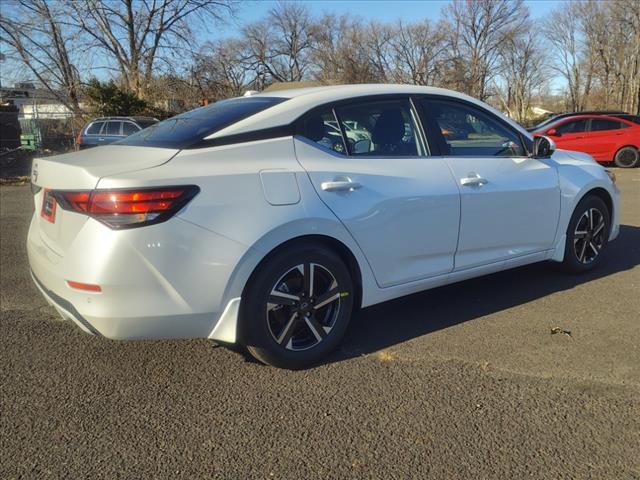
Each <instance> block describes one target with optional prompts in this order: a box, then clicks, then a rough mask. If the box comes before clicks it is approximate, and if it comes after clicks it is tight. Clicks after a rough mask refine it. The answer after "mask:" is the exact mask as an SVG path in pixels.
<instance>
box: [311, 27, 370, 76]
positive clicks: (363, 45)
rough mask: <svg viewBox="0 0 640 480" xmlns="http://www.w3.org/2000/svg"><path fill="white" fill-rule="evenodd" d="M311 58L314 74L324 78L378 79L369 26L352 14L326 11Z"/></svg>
mask: <svg viewBox="0 0 640 480" xmlns="http://www.w3.org/2000/svg"><path fill="white" fill-rule="evenodd" d="M317 23H318V25H321V26H322V28H318V33H317V36H316V43H315V45H314V49H313V53H312V58H311V59H312V61H313V63H314V64H315V65H316V71H315V72H314V75H315V78H316V79H318V80H320V81H324V82H340V83H370V82H375V81H379V79H378V76H377V75H378V73H379V72H376V68H375V67H374V66H373V65H372V64H371V58H372V55H371V52H370V51H369V43H368V42H369V32H370V30H369V27H367V26H366V25H364V23H363V22H362V20H361V19H359V18H352V17H351V16H347V15H342V16H333V15H325V16H324V17H322V18H320V19H319V20H318V22H317Z"/></svg>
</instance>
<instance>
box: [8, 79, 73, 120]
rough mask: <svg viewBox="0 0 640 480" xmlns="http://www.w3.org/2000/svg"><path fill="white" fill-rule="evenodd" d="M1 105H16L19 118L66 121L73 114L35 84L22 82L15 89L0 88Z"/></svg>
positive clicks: (53, 96)
mask: <svg viewBox="0 0 640 480" xmlns="http://www.w3.org/2000/svg"><path fill="white" fill-rule="evenodd" d="M0 105H15V106H16V107H17V108H18V117H19V118H48V119H66V118H69V117H72V116H73V112H72V111H71V110H70V109H69V108H67V107H66V106H65V105H63V104H62V103H61V102H60V100H58V99H57V98H56V97H55V95H53V94H52V93H51V92H50V91H49V90H46V89H44V88H36V87H35V86H34V85H33V83H29V82H21V83H17V84H15V86H14V87H13V88H7V87H1V88H0Z"/></svg>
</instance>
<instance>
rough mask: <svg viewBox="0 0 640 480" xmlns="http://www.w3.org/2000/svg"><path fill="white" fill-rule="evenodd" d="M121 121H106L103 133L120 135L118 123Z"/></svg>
mask: <svg viewBox="0 0 640 480" xmlns="http://www.w3.org/2000/svg"><path fill="white" fill-rule="evenodd" d="M121 124H122V122H107V128H106V130H105V131H104V132H103V135H120V125H121Z"/></svg>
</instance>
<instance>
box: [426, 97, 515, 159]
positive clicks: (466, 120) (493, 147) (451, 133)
mask: <svg viewBox="0 0 640 480" xmlns="http://www.w3.org/2000/svg"><path fill="white" fill-rule="evenodd" d="M427 114H428V115H430V117H431V118H432V119H433V120H434V122H435V127H436V128H437V129H438V130H439V131H436V132H432V133H433V134H434V135H435V136H438V135H440V136H441V138H442V140H443V141H442V142H440V143H441V145H444V150H445V152H444V153H445V155H449V156H454V157H469V156H473V157H475V156H481V157H523V156H526V154H527V153H526V150H525V148H524V146H523V145H522V140H521V138H520V136H519V135H518V134H517V133H516V132H515V131H513V130H511V129H509V128H508V127H506V126H505V125H503V124H502V123H501V122H500V121H498V120H497V119H494V118H493V116H492V115H491V114H489V113H485V112H483V111H482V110H480V109H479V108H475V107H472V106H470V105H466V104H463V103H459V102H453V101H447V100H431V101H429V102H428V104H427ZM432 125H433V124H432Z"/></svg>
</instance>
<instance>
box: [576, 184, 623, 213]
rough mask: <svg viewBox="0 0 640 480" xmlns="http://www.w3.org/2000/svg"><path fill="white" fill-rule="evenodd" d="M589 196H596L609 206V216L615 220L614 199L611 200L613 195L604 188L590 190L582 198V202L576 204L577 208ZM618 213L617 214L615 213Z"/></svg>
mask: <svg viewBox="0 0 640 480" xmlns="http://www.w3.org/2000/svg"><path fill="white" fill-rule="evenodd" d="M589 195H594V196H596V197H598V198H600V200H602V201H603V202H604V204H605V205H606V206H607V209H608V210H609V216H610V217H611V219H613V215H614V211H613V208H614V205H613V198H611V194H610V193H609V192H608V191H607V190H605V189H604V188H602V187H596V188H592V189H590V190H587V191H586V192H585V193H584V194H583V195H582V196H581V197H580V200H578V202H577V203H576V207H575V208H577V206H578V203H580V202H581V201H582V200H583V199H585V198H587V197H588V196H589ZM575 208H574V210H575ZM615 213H617V212H615Z"/></svg>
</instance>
